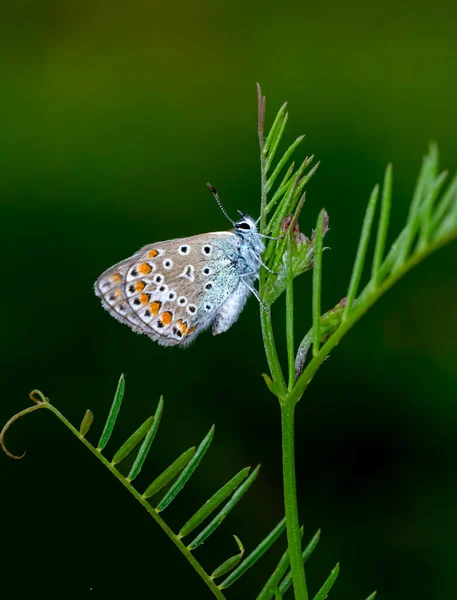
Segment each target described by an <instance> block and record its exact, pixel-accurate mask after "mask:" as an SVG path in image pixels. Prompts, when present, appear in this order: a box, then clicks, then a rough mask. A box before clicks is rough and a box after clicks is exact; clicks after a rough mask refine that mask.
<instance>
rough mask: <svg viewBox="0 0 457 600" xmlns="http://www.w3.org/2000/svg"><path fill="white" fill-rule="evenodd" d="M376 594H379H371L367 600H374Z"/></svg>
mask: <svg viewBox="0 0 457 600" xmlns="http://www.w3.org/2000/svg"><path fill="white" fill-rule="evenodd" d="M376 594H377V592H373V593H372V594H370V595H369V596H368V598H367V600H374V599H375V598H376Z"/></svg>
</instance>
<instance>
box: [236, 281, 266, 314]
mask: <svg viewBox="0 0 457 600" xmlns="http://www.w3.org/2000/svg"><path fill="white" fill-rule="evenodd" d="M246 276H247V277H249V274H246V275H244V276H241V277H240V281H241V282H242V283H243V284H244V285H245V286H246V287H247V288H248V290H249V291H250V292H251V294H253V296H255V297H256V298H257V300H258V302H259V304H260V306H261V307H262V309H263V310H267V307H266V306H265V305H264V303H263V302H262V300H261V299H260V296H259V292H258V291H257V290H256V289H255V287H254V286H253V285H251V284H250V283H248V281H246V279H244V277H246Z"/></svg>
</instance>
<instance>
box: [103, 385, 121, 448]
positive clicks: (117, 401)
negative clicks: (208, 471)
mask: <svg viewBox="0 0 457 600" xmlns="http://www.w3.org/2000/svg"><path fill="white" fill-rule="evenodd" d="M124 390H125V379H124V374H122V375H121V376H120V378H119V383H118V384H117V389H116V393H115V394H114V400H113V403H112V404H111V408H110V411H109V415H108V418H107V419H106V423H105V427H104V429H103V433H102V435H101V437H100V441H99V442H98V447H97V450H98V451H99V452H101V451H102V450H103V448H104V447H105V446H106V444H107V443H108V441H109V439H110V437H111V434H112V433H113V429H114V425H115V424H116V419H117V415H118V414H119V410H120V408H121V404H122V398H123V397H124Z"/></svg>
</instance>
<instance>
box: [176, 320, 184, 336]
mask: <svg viewBox="0 0 457 600" xmlns="http://www.w3.org/2000/svg"><path fill="white" fill-rule="evenodd" d="M176 327H177V328H178V329H179V331H180V332H181V333H182V334H184V333H186V329H187V323H186V322H185V321H184V322H183V320H182V319H179V321H176Z"/></svg>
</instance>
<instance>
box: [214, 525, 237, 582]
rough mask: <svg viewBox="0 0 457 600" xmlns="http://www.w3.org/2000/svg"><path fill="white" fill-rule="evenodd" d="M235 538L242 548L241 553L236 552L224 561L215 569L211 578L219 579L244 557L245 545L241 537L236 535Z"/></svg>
mask: <svg viewBox="0 0 457 600" xmlns="http://www.w3.org/2000/svg"><path fill="white" fill-rule="evenodd" d="M233 537H234V538H235V541H236V543H237V544H238V548H239V549H240V552H239V554H235V556H231V557H230V558H228V559H227V560H226V561H225V562H223V563H222V564H221V565H220V566H219V567H217V569H215V570H214V571H213V572H212V574H211V579H217V578H218V577H222V575H225V574H226V573H228V572H229V571H231V570H232V569H234V568H235V567H236V566H237V564H238V563H239V562H240V560H241V559H242V558H243V554H244V546H243V544H242V543H241V540H240V538H238V537H237V536H236V535H234V536H233Z"/></svg>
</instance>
